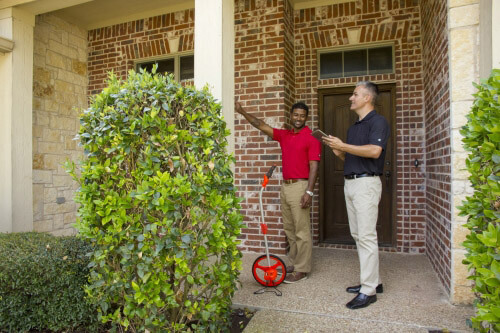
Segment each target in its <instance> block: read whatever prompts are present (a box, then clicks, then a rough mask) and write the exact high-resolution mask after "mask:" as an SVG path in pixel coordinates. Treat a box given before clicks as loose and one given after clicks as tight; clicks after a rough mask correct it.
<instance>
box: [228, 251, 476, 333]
mask: <svg viewBox="0 0 500 333" xmlns="http://www.w3.org/2000/svg"><path fill="white" fill-rule="evenodd" d="M257 256H258V254H253V253H245V254H244V256H243V272H242V273H241V275H240V280H241V283H242V285H241V287H240V289H239V290H238V291H237V292H236V294H235V296H234V298H233V304H234V307H239V308H249V309H257V310H259V311H257V313H256V314H255V315H254V317H253V318H252V320H251V321H250V323H249V324H248V325H247V327H246V328H245V330H244V332H245V333H256V332H259V333H267V332H283V333H285V332H286V333H288V332H310V333H313V332H350V333H352V332H429V331H433V330H443V331H445V332H472V330H471V329H470V328H468V327H467V325H466V319H467V318H470V317H471V316H472V315H473V313H474V310H473V308H472V306H453V305H451V304H450V303H449V301H448V298H447V296H446V293H445V291H444V289H443V287H442V286H441V285H440V283H439V281H438V278H437V275H436V274H435V273H434V271H433V270H432V267H431V265H430V263H429V261H428V259H427V257H426V256H424V255H407V254H399V253H387V252H381V253H380V271H381V275H382V281H383V284H384V293H383V294H378V296H377V297H378V300H377V302H376V303H374V304H371V305H370V306H369V307H367V308H364V309H358V310H349V309H348V308H346V307H345V304H346V303H347V302H349V301H350V300H351V299H352V298H353V297H354V296H355V295H353V294H348V293H346V292H345V288H346V287H347V286H349V285H353V284H357V283H358V281H359V264H358V256H357V252H356V250H337V249H326V248H314V249H313V271H312V272H311V274H310V275H309V277H308V279H307V280H305V281H301V282H297V283H294V284H281V285H280V286H279V287H278V289H280V290H281V292H282V293H283V296H281V297H279V296H275V295H274V293H271V292H266V293H264V294H260V295H255V294H254V291H256V290H258V289H260V288H261V286H260V285H259V284H257V282H256V281H255V280H254V278H253V276H252V272H251V268H252V264H253V261H254V260H255V258H256V257H257ZM282 258H283V257H282Z"/></svg>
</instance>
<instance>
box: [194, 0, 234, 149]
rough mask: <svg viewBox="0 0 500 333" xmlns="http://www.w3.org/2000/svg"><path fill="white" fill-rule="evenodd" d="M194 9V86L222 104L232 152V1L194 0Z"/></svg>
mask: <svg viewBox="0 0 500 333" xmlns="http://www.w3.org/2000/svg"><path fill="white" fill-rule="evenodd" d="M194 9H195V13H194V17H195V24H194V83H195V86H196V87H197V88H198V89H200V88H202V87H203V86H204V85H205V84H208V85H209V87H210V90H211V92H212V94H213V95H214V97H215V98H216V99H218V100H219V101H221V102H222V106H223V109H222V114H223V116H224V119H225V121H226V123H227V128H228V129H229V130H230V131H231V136H230V137H229V138H228V143H229V151H230V152H234V134H233V132H234V1H233V0H196V1H195V7H194Z"/></svg>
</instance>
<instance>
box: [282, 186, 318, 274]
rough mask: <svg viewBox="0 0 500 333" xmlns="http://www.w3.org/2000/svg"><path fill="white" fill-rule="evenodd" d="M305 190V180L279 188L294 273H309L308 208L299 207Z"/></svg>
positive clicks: (289, 257) (309, 238) (310, 245)
mask: <svg viewBox="0 0 500 333" xmlns="http://www.w3.org/2000/svg"><path fill="white" fill-rule="evenodd" d="M306 190H307V180H299V181H298V182H296V183H293V184H283V185H282V186H281V214H282V215H283V228H284V229H285V234H286V236H287V238H288V244H289V245H290V251H289V253H288V259H289V261H290V264H291V265H293V266H294V269H295V271H297V272H303V273H309V272H310V271H311V256H312V238H311V226H310V208H302V207H300V199H301V198H302V196H303V195H304V193H305V192H306Z"/></svg>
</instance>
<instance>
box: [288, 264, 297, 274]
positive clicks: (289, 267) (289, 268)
mask: <svg viewBox="0 0 500 333" xmlns="http://www.w3.org/2000/svg"><path fill="white" fill-rule="evenodd" d="M294 270H295V267H293V265H290V266H286V274H290V273H293V271H294Z"/></svg>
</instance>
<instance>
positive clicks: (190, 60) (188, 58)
mask: <svg viewBox="0 0 500 333" xmlns="http://www.w3.org/2000/svg"><path fill="white" fill-rule="evenodd" d="M154 64H158V69H157V72H158V73H163V74H165V73H173V74H174V77H175V79H176V80H178V81H185V80H192V79H194V55H192V54H180V55H176V56H173V57H169V58H163V59H155V60H148V61H141V62H137V63H136V70H137V71H139V70H140V69H141V68H144V69H145V70H147V71H149V72H150V71H151V70H152V69H153V65H154Z"/></svg>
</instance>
